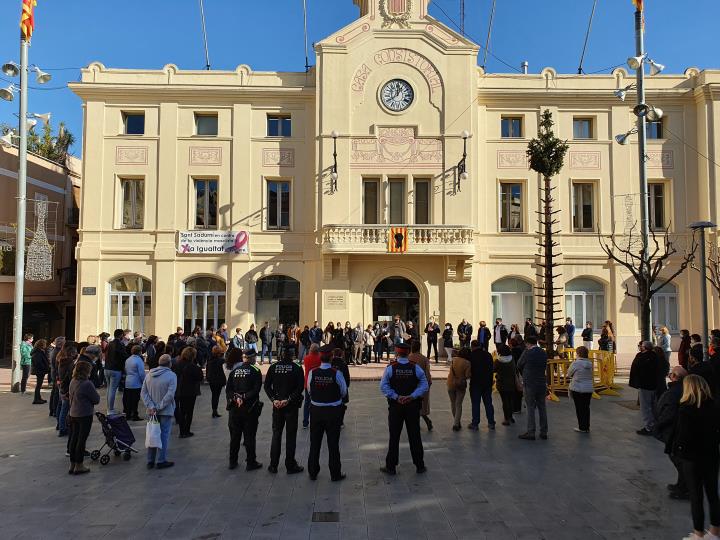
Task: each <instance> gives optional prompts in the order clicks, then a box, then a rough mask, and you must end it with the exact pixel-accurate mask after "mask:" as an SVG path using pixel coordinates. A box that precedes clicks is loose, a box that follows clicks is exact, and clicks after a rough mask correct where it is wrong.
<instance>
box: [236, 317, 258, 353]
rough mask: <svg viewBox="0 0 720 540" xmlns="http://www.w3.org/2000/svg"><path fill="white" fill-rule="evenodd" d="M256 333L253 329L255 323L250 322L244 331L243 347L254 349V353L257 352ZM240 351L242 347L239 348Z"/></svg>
mask: <svg viewBox="0 0 720 540" xmlns="http://www.w3.org/2000/svg"><path fill="white" fill-rule="evenodd" d="M257 344H258V333H257V332H256V331H255V325H254V324H251V325H250V329H249V330H248V331H247V332H245V347H247V348H248V349H252V350H254V351H255V354H257V352H258V346H257ZM240 350H241V351H242V350H244V349H240Z"/></svg>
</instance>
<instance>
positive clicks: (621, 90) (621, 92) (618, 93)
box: [613, 83, 635, 101]
mask: <svg viewBox="0 0 720 540" xmlns="http://www.w3.org/2000/svg"><path fill="white" fill-rule="evenodd" d="M634 88H635V83H632V84H628V85H627V86H626V87H624V88H618V89H617V90H615V91H614V92H613V94H615V97H616V98H618V99H619V100H620V101H625V96H627V93H628V91H629V90H632V89H634Z"/></svg>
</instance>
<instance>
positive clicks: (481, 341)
mask: <svg viewBox="0 0 720 540" xmlns="http://www.w3.org/2000/svg"><path fill="white" fill-rule="evenodd" d="M490 333H491V332H490V329H489V328H488V327H487V324H485V321H480V325H479V327H478V333H477V341H478V346H479V347H480V348H481V349H482V350H483V351H488V350H490Z"/></svg>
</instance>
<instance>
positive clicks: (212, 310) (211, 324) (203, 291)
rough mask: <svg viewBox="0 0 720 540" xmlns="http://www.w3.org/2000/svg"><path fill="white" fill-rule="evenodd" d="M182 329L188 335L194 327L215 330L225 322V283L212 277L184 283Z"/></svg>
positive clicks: (194, 279)
mask: <svg viewBox="0 0 720 540" xmlns="http://www.w3.org/2000/svg"><path fill="white" fill-rule="evenodd" d="M183 294H184V298H183V328H184V329H185V333H186V334H190V333H191V332H192V331H193V330H194V329H195V327H197V326H199V327H200V328H202V329H203V330H208V329H210V328H214V329H217V328H219V327H220V325H221V324H223V323H224V322H225V283H224V282H223V281H220V280H219V279H215V278H212V277H197V278H193V279H190V280H188V281H186V282H185V292H184V293H183Z"/></svg>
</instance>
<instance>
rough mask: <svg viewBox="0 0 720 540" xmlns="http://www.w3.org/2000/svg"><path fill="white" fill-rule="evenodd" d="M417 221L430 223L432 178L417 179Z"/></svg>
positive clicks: (422, 223)
mask: <svg viewBox="0 0 720 540" xmlns="http://www.w3.org/2000/svg"><path fill="white" fill-rule="evenodd" d="M415 223H416V224H418V225H427V224H429V223H430V180H415Z"/></svg>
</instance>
